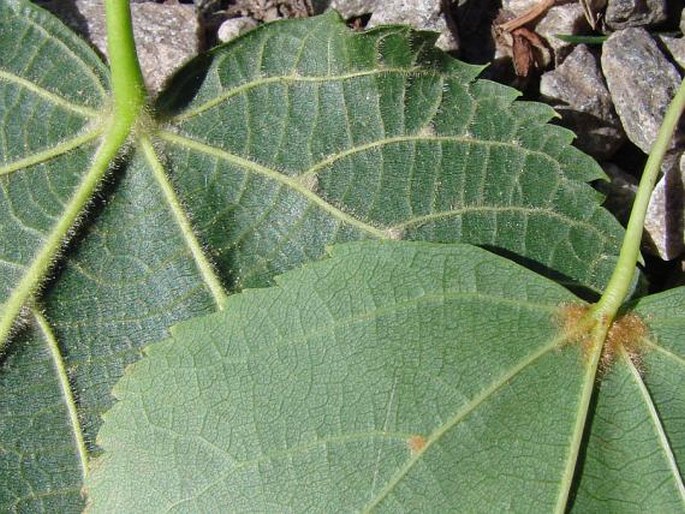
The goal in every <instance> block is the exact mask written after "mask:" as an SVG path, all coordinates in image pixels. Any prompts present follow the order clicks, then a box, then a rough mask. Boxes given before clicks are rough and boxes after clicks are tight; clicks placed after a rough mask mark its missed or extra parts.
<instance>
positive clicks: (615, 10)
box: [604, 0, 668, 30]
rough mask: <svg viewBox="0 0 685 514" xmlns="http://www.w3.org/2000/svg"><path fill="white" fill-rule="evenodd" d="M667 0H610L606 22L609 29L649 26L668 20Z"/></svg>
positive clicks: (605, 17)
mask: <svg viewBox="0 0 685 514" xmlns="http://www.w3.org/2000/svg"><path fill="white" fill-rule="evenodd" d="M667 18H668V8H667V1H666V0H609V3H608V4H607V9H606V14H605V16H604V23H605V24H606V26H607V27H608V28H609V29H612V30H619V29H624V28H627V27H649V26H652V25H657V24H659V23H662V22H664V21H666V19H667Z"/></svg>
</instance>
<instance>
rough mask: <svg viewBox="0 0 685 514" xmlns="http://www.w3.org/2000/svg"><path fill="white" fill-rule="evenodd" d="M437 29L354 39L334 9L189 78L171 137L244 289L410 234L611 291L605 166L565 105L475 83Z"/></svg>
mask: <svg viewBox="0 0 685 514" xmlns="http://www.w3.org/2000/svg"><path fill="white" fill-rule="evenodd" d="M433 39H434V38H433V37H428V36H426V35H417V34H415V33H411V32H410V31H409V30H408V29H407V28H402V27H400V28H389V29H388V28H386V29H381V30H375V31H372V32H369V33H366V34H354V33H352V32H350V31H349V30H347V28H346V27H345V26H344V25H343V24H342V23H341V22H340V21H339V20H338V19H337V16H336V15H335V14H332V13H331V14H328V15H324V16H322V17H319V18H315V19H310V20H306V21H298V22H297V23H283V24H279V25H275V26H270V27H265V28H264V29H263V30H257V31H254V32H252V33H250V34H248V35H246V36H244V37H242V38H240V39H239V40H238V41H237V42H235V43H234V44H231V45H228V46H225V47H222V48H219V49H217V50H215V51H213V52H212V53H211V54H210V55H209V56H203V57H202V58H200V59H198V60H196V61H195V62H193V63H191V64H190V65H188V66H187V67H186V69H184V70H183V71H181V72H180V73H179V75H178V76H177V77H176V81H175V83H174V84H173V85H172V87H171V88H170V89H169V91H168V92H167V93H166V94H165V95H163V96H162V98H161V99H160V101H159V105H158V110H159V112H160V113H162V114H164V115H165V116H167V117H168V118H169V123H170V125H169V127H168V129H167V130H165V131H162V132H161V133H160V134H159V137H160V138H161V139H162V140H163V141H164V142H166V143H167V144H166V146H165V153H166V155H167V156H168V157H169V161H168V163H169V167H170V171H171V172H172V173H173V177H174V180H175V183H176V184H177V186H178V188H179V191H180V194H181V195H182V196H183V198H185V201H186V202H187V203H188V204H192V205H193V206H194V207H196V208H194V209H193V219H194V221H195V223H196V226H197V227H198V229H199V230H200V232H201V233H202V235H203V239H205V240H207V241H209V242H210V243H211V244H212V248H213V250H214V252H216V253H215V256H216V259H217V261H218V262H219V263H220V267H221V268H222V269H230V270H231V273H232V276H231V281H232V282H233V283H237V284H239V285H247V286H251V285H262V284H265V283H268V279H269V277H271V276H272V275H273V274H274V273H280V272H283V271H284V270H286V269H290V268H291V267H293V266H294V265H297V264H300V263H302V262H305V261H307V260H309V259H311V258H315V257H318V256H320V255H322V254H323V251H324V246H325V245H326V244H331V243H335V242H341V241H346V240H350V239H359V238H376V239H384V238H386V239H388V238H391V239H399V238H403V239H424V240H432V241H443V242H450V241H467V242H471V243H475V244H480V245H488V246H491V247H494V248H498V249H500V250H506V251H508V252H510V253H511V254H513V255H516V256H519V257H520V258H522V259H523V260H525V261H526V262H529V263H530V264H531V265H533V266H536V267H537V269H539V270H541V271H543V272H544V273H546V274H548V275H551V276H554V277H555V278H560V279H562V280H565V281H574V282H577V283H579V284H581V285H583V286H585V287H590V288H593V289H601V287H602V286H603V285H604V284H605V282H606V279H607V277H608V274H609V272H610V271H611V269H612V263H613V258H612V256H613V255H615V253H616V248H617V244H618V241H619V239H620V237H621V235H620V234H621V230H620V229H619V228H618V227H617V225H616V223H615V221H614V220H613V219H611V218H610V216H608V215H607V212H606V211H605V210H603V209H601V208H600V207H599V205H598V198H597V196H596V194H595V193H594V192H593V191H592V189H590V188H589V187H588V186H587V184H585V182H586V181H589V180H593V179H597V178H600V177H601V176H602V173H601V170H600V169H599V168H598V167H597V165H596V164H595V163H594V162H592V161H591V160H590V159H589V158H587V156H584V155H583V154H581V153H580V152H578V151H577V150H575V149H574V148H572V147H570V146H569V143H570V141H571V138H572V134H571V133H570V132H568V131H565V130H563V129H561V128H559V127H552V126H550V125H547V124H546V122H547V121H548V120H549V119H550V118H551V116H552V115H553V111H552V110H551V109H550V108H548V107H546V106H543V105H541V104H528V103H522V102H521V103H514V104H512V100H513V99H514V97H515V96H516V92H515V91H514V90H512V89H509V88H504V87H502V86H499V85H496V84H494V83H489V82H483V81H478V82H474V81H473V79H474V78H475V76H476V74H477V73H478V71H479V68H476V67H473V66H467V65H464V64H462V63H459V62H457V61H455V60H453V59H451V58H449V57H447V56H446V55H444V54H442V53H440V52H439V51H438V50H436V49H434V47H433V46H432V43H433ZM189 88H196V89H197V91H196V92H195V94H194V95H192V96H190V95H188V93H187V91H188V89H189ZM180 92H185V93H186V94H185V95H180ZM198 198H202V199H203V200H204V201H203V202H202V203H198V202H197V199H198Z"/></svg>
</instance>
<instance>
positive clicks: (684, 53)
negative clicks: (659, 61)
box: [659, 36, 685, 70]
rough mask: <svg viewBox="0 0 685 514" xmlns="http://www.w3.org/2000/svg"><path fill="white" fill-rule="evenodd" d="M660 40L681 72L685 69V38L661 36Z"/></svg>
mask: <svg viewBox="0 0 685 514" xmlns="http://www.w3.org/2000/svg"><path fill="white" fill-rule="evenodd" d="M659 39H660V40H661V42H662V43H663V45H664V46H665V47H666V50H668V53H669V54H671V58H672V60H673V61H674V62H675V63H676V64H677V65H678V66H680V69H681V70H683V69H685V37H670V36H659Z"/></svg>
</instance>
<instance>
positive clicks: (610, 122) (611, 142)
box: [540, 45, 626, 159]
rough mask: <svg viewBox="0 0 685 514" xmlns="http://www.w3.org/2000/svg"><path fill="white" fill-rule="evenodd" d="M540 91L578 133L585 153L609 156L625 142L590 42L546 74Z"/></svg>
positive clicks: (565, 124) (577, 144)
mask: <svg viewBox="0 0 685 514" xmlns="http://www.w3.org/2000/svg"><path fill="white" fill-rule="evenodd" d="M540 92H541V94H542V95H543V99H544V100H545V101H546V102H548V103H550V104H551V105H552V106H554V108H555V109H556V110H557V112H558V113H559V114H560V115H561V117H562V124H563V125H564V126H566V127H568V128H570V129H571V130H573V131H574V132H575V133H576V137H577V139H576V142H575V145H576V146H577V147H578V148H580V149H581V150H583V151H584V152H586V153H588V154H590V155H592V156H593V157H595V158H597V159H608V158H610V157H611V156H612V155H613V154H614V153H615V152H616V150H618V148H619V147H620V146H621V145H622V144H623V142H624V141H625V139H626V138H625V133H624V132H623V129H622V128H621V122H620V121H619V119H618V116H617V115H616V112H615V111H614V108H613V104H612V102H611V96H610V95H609V91H608V90H607V87H606V84H605V82H604V77H603V76H602V73H601V72H600V70H599V62H598V59H597V57H595V55H594V54H593V53H592V52H591V51H590V50H589V49H588V47H587V46H586V45H578V46H576V48H575V49H574V50H573V52H571V54H570V55H569V56H568V57H567V58H566V60H565V61H564V62H563V63H562V64H561V65H559V66H558V67H557V68H556V69H555V70H552V71H549V72H547V73H545V74H543V75H542V78H541V80H540Z"/></svg>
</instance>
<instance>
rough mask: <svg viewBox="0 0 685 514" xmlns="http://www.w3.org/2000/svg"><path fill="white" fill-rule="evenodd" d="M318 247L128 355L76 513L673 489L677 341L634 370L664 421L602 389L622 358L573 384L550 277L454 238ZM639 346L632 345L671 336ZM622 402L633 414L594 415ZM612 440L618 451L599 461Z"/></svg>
mask: <svg viewBox="0 0 685 514" xmlns="http://www.w3.org/2000/svg"><path fill="white" fill-rule="evenodd" d="M333 250H334V251H333V253H332V257H331V258H329V259H326V260H324V261H322V262H319V263H315V264H310V265H308V266H306V267H305V268H303V269H301V270H297V271H293V272H290V273H287V274H286V275H284V276H283V277H281V278H279V279H278V280H277V281H276V282H277V284H278V286H277V287H273V288H269V289H261V290H248V291H246V292H244V293H242V294H239V295H234V296H232V297H231V298H229V300H228V302H227V304H226V308H225V309H224V311H223V312H221V313H216V314H212V315H209V316H206V317H203V318H198V319H195V320H192V321H189V322H186V323H183V324H181V325H178V326H177V327H174V329H172V338H170V339H169V340H167V341H164V342H162V343H159V344H155V345H152V346H150V347H149V348H148V349H147V350H146V354H147V357H146V358H144V359H143V360H141V361H140V362H138V363H136V364H135V365H133V366H132V367H131V368H129V370H128V372H127V373H126V374H125V376H124V377H123V378H122V380H121V381H120V382H119V384H118V385H117V386H116V387H115V389H114V394H115V395H116V397H117V398H118V399H119V402H117V403H116V404H115V406H114V407H113V408H112V410H111V411H110V412H108V413H107V414H106V415H105V423H104V425H103V427H102V429H101V431H100V434H99V443H100V444H101V445H102V446H103V448H104V450H105V451H104V454H103V456H102V458H101V459H100V460H99V462H98V463H97V466H96V468H95V471H94V474H93V475H92V476H91V480H90V483H89V487H88V491H89V498H90V502H91V503H90V506H89V512H130V511H132V510H135V511H136V512H157V511H167V510H174V511H176V512H207V511H216V512H226V511H231V512H286V511H287V512H305V511H312V512H332V511H334V512H353V511H354V512H357V511H362V512H371V511H374V512H375V511H381V512H504V511H512V512H564V511H566V510H567V509H568V510H572V511H578V512H619V511H620V512H631V511H633V509H634V510H639V509H642V510H643V511H646V512H677V511H678V510H679V507H680V508H682V507H683V506H684V505H685V503H684V502H685V497H684V496H683V494H682V492H683V489H682V478H681V477H680V475H679V472H678V468H677V466H675V461H674V460H673V458H672V457H673V452H676V451H681V452H682V449H683V443H684V442H685V437H684V435H685V434H683V431H682V423H678V421H677V420H678V419H680V420H682V406H683V402H682V393H681V391H682V389H677V387H678V385H682V382H683V379H684V378H685V369H684V368H683V365H682V364H683V362H682V353H680V355H681V357H674V355H671V357H672V358H674V360H673V363H672V364H673V365H672V366H671V367H670V368H669V367H666V366H661V365H660V364H658V363H655V365H654V369H653V370H652V369H648V370H647V371H646V373H647V375H648V376H650V377H658V378H657V381H658V382H665V384H664V391H666V393H667V394H668V395H669V397H667V398H666V402H665V403H664V405H663V410H664V414H663V416H664V419H668V418H669V417H672V420H673V424H674V425H676V426H674V427H669V426H668V424H667V423H666V422H665V421H664V423H660V421H659V419H658V418H655V417H654V416H651V417H650V416H649V415H645V414H644V413H645V412H649V411H650V409H651V407H650V405H651V400H650V399H649V397H648V395H644V394H643V395H642V396H640V395H639V394H635V393H632V394H630V395H629V396H625V392H624V391H619V393H621V392H622V393H624V394H616V391H615V388H616V386H615V385H614V384H615V383H617V384H619V389H620V387H621V384H624V382H625V379H624V377H625V375H626V374H628V375H630V376H631V380H632V383H633V388H634V389H636V390H638V391H642V392H644V391H643V390H644V389H645V385H644V384H643V383H642V379H641V378H640V375H639V373H634V372H633V373H631V367H630V366H629V365H628V364H626V363H617V364H616V365H615V367H614V368H612V369H610V370H608V371H607V372H606V375H605V377H604V378H605V379H607V380H603V382H602V386H601V388H600V389H599V390H598V391H597V393H596V395H597V396H596V398H595V400H593V402H589V394H588V392H589V391H592V388H593V381H594V372H593V371H591V370H590V369H588V366H587V365H585V364H584V359H583V352H582V351H581V350H580V348H579V346H578V345H574V344H571V343H569V342H568V341H567V340H566V337H565V336H564V333H563V331H562V330H561V329H560V324H559V306H560V305H564V304H569V303H570V302H575V301H577V300H576V299H575V298H574V297H573V296H572V295H571V294H570V293H569V292H568V291H567V290H565V289H563V288H562V287H560V286H558V285H556V284H554V283H553V282H551V281H549V280H547V279H544V278H542V277H540V276H539V275H536V274H534V273H532V272H530V271H528V270H526V269H524V268H521V267H519V266H518V265H515V264H513V263H511V262H509V261H506V260H504V259H502V258H501V257H498V256H495V255H492V254H489V253H487V252H485V251H483V250H480V249H478V248H474V247H469V246H461V245H435V244H428V243H399V242H396V243H385V244H378V243H369V242H365V243H351V244H348V245H344V246H340V247H335V248H334V249H333ZM680 294H681V297H680V299H679V301H680V302H682V291H681V293H680ZM680 305H682V303H680ZM678 322H679V324H680V327H679V328H681V329H682V328H683V326H682V325H683V323H685V318H683V317H682V315H680V317H679V321H678ZM680 334H682V332H680ZM649 345H650V352H649V353H648V355H647V358H649V359H651V358H652V356H653V355H655V354H659V353H661V352H668V351H670V350H672V348H671V349H668V346H665V347H662V346H661V344H660V343H657V342H656V341H654V340H650V341H649ZM681 350H682V343H681ZM678 359H680V360H679V361H678ZM628 362H630V361H628ZM669 399H670V402H674V403H676V404H677V405H675V406H673V407H674V410H673V411H672V410H671V407H672V406H671V405H670V404H669ZM588 405H589V406H590V407H589V409H590V412H589V414H590V419H591V435H590V444H589V445H588V446H587V448H585V447H584V446H581V439H582V437H583V433H584V432H585V426H584V419H585V416H586V410H587V408H588ZM678 409H680V410H679V411H678ZM637 413H639V414H637ZM621 414H623V416H621ZM626 416H627V417H629V418H632V417H633V416H636V417H640V421H641V422H640V423H637V424H630V423H629V424H627V425H623V424H621V425H620V426H617V425H611V426H609V427H607V425H608V424H610V423H611V421H612V420H619V421H620V422H622V421H623V419H621V418H622V417H626ZM679 416H681V417H679ZM602 421H604V423H602ZM657 427H659V430H661V432H660V433H659V431H658V430H656V429H657ZM607 428H609V429H613V430H614V431H616V430H618V431H623V433H622V434H618V437H616V438H615V439H613V438H606V429H607ZM635 428H637V430H635ZM615 435H616V434H615ZM609 445H611V448H609V447H608V446H609ZM597 446H600V448H597ZM655 448H656V449H658V451H657V450H655ZM669 452H670V453H669ZM617 454H618V455H619V457H621V456H622V457H632V460H631V462H621V461H618V463H617V462H616V461H609V460H608V458H610V457H615V456H616V455H617ZM669 455H670V457H669ZM635 456H637V457H638V458H637V459H635ZM643 456H644V457H645V458H644V459H642V457H643ZM597 463H599V465H600V466H601V465H604V466H605V469H602V470H601V471H599V472H598V470H597V469H596V468H595V467H594V466H595V465H596V464H597ZM577 467H581V468H582V473H581V476H580V487H579V488H578V489H576V488H575V484H574V482H573V481H572V477H573V474H574V470H575V469H576V468H577ZM647 480H649V482H647ZM586 482H589V483H590V485H586ZM641 484H646V488H645V487H642V486H641ZM652 485H656V486H658V487H654V488H653V489H652V488H651V486H652ZM598 489H599V490H598ZM617 491H620V493H617ZM624 492H625V494H623V493H624ZM569 494H573V501H572V502H570V501H569V500H568V498H567V497H568V495H569Z"/></svg>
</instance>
